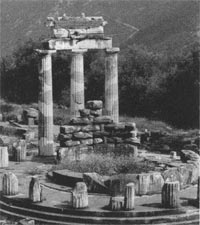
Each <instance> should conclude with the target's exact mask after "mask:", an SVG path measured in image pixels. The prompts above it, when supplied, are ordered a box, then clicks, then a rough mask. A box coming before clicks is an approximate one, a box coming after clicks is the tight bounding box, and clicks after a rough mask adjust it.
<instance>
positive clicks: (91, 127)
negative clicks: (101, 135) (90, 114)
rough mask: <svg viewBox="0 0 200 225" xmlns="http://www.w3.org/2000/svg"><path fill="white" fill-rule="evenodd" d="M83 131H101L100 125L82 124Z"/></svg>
mask: <svg viewBox="0 0 200 225" xmlns="http://www.w3.org/2000/svg"><path fill="white" fill-rule="evenodd" d="M81 130H82V131H86V132H90V131H100V126H99V125H87V126H82V128H81Z"/></svg>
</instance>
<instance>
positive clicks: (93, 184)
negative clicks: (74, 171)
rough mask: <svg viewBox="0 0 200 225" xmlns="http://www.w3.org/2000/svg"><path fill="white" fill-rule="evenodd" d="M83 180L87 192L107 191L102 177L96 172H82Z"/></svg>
mask: <svg viewBox="0 0 200 225" xmlns="http://www.w3.org/2000/svg"><path fill="white" fill-rule="evenodd" d="M83 181H84V182H85V183H86V185H87V188H88V191H89V192H95V193H108V188H107V187H106V186H105V184H104V179H103V177H102V176H101V175H99V174H98V173H84V174H83Z"/></svg>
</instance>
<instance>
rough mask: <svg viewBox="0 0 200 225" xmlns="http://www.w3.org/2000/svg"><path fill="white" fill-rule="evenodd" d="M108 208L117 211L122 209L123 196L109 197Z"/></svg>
mask: <svg viewBox="0 0 200 225" xmlns="http://www.w3.org/2000/svg"><path fill="white" fill-rule="evenodd" d="M109 208H110V209H111V210H112V211H119V210H123V209H124V197H122V196H115V197H111V198H110V203H109Z"/></svg>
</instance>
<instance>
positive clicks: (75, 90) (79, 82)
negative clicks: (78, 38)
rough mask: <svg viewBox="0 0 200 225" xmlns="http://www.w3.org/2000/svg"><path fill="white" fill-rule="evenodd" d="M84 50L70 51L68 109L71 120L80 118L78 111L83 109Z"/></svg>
mask: <svg viewBox="0 0 200 225" xmlns="http://www.w3.org/2000/svg"><path fill="white" fill-rule="evenodd" d="M84 52H86V50H85V49H74V50H72V59H71V86H70V109H71V115H70V116H71V118H74V117H77V116H80V113H79V109H84V105H85V104H84V102H85V94H84V61H83V53H84Z"/></svg>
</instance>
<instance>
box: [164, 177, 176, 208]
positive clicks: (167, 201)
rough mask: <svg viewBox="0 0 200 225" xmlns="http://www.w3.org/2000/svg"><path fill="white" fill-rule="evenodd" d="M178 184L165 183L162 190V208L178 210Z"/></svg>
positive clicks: (174, 182)
mask: <svg viewBox="0 0 200 225" xmlns="http://www.w3.org/2000/svg"><path fill="white" fill-rule="evenodd" d="M179 186H180V185H179V182H178V181H173V182H166V183H165V184H164V185H163V188H162V206H163V207H164V208H178V207H179V206H180V203H179V190H180V188H179Z"/></svg>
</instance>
